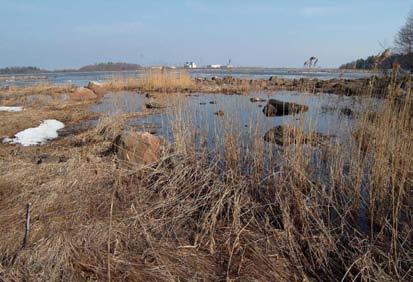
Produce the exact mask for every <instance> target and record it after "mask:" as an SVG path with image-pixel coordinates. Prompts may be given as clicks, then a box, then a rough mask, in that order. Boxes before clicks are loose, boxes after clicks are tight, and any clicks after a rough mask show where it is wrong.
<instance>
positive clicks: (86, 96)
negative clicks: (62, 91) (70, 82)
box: [70, 87, 98, 101]
mask: <svg viewBox="0 0 413 282" xmlns="http://www.w3.org/2000/svg"><path fill="white" fill-rule="evenodd" d="M97 98H98V96H97V95H96V94H95V92H93V91H92V90H90V89H87V88H85V87H79V88H77V89H76V90H75V91H74V92H73V93H71V94H70V100H72V101H91V100H96V99H97Z"/></svg>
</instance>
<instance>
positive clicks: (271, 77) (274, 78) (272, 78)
mask: <svg viewBox="0 0 413 282" xmlns="http://www.w3.org/2000/svg"><path fill="white" fill-rule="evenodd" d="M277 80H278V77H276V76H274V75H272V76H270V78H269V79H268V81H277Z"/></svg>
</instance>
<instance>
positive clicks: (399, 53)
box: [340, 10, 413, 71]
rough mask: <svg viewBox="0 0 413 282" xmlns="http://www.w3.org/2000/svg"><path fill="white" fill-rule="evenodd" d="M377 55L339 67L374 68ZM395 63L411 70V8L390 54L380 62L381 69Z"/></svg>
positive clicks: (412, 33) (412, 30)
mask: <svg viewBox="0 0 413 282" xmlns="http://www.w3.org/2000/svg"><path fill="white" fill-rule="evenodd" d="M376 62H377V56H370V57H368V58H367V59H358V60H356V61H353V62H350V63H347V64H344V65H342V66H340V69H364V70H369V69H374V68H375V67H376V66H377V65H376ZM395 63H398V64H400V67H401V68H402V69H405V70H410V71H412V70H413V10H412V11H411V12H410V14H409V15H408V17H407V19H406V23H405V24H404V25H403V26H402V27H401V28H400V30H399V32H398V33H397V35H396V38H395V40H394V48H393V52H392V55H391V56H389V57H387V58H385V59H384V60H383V61H382V62H380V66H379V67H380V68H381V69H391V68H392V67H393V65H394V64H395Z"/></svg>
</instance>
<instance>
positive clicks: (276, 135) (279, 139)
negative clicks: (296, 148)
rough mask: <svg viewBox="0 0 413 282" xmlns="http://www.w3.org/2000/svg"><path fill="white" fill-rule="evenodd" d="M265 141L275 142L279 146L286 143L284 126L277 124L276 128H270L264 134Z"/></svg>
mask: <svg viewBox="0 0 413 282" xmlns="http://www.w3.org/2000/svg"><path fill="white" fill-rule="evenodd" d="M264 141H266V142H271V143H275V144H277V145H279V146H282V145H284V140H283V127H282V126H276V127H274V128H271V129H270V130H268V131H267V132H266V133H265V134H264Z"/></svg>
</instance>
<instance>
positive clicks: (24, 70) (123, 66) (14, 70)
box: [0, 62, 142, 75]
mask: <svg viewBox="0 0 413 282" xmlns="http://www.w3.org/2000/svg"><path fill="white" fill-rule="evenodd" d="M141 68H142V66H141V65H138V64H128V63H112V62H108V63H99V64H94V65H88V66H84V67H81V68H80V69H73V70H70V69H69V70H58V71H50V70H44V69H40V68H37V67H7V68H2V69H1V68H0V75H5V74H6V75H7V74H38V73H47V72H64V71H66V72H67V71H73V72H75V71H79V72H93V71H134V70H139V69H141Z"/></svg>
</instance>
